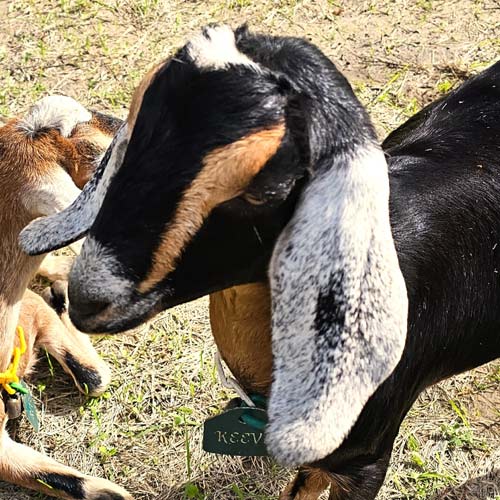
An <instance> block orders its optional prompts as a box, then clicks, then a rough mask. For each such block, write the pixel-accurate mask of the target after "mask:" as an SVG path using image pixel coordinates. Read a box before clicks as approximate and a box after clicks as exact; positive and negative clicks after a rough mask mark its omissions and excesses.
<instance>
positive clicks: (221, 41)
mask: <svg viewBox="0 0 500 500" xmlns="http://www.w3.org/2000/svg"><path fill="white" fill-rule="evenodd" d="M187 47H188V53H189V55H190V56H191V58H192V59H193V61H194V63H195V64H196V65H197V66H198V67H199V68H200V69H225V68H227V67H228V66H229V65H231V64H242V65H244V66H248V67H250V68H253V69H254V70H256V71H260V66H259V65H258V64H257V63H256V62H254V61H252V60H251V59H250V58H249V57H248V56H247V55H245V54H243V53H242V52H240V51H239V50H238V47H236V40H235V38H234V31H233V30H232V29H231V28H230V27H229V26H226V25H221V26H211V27H207V28H205V29H204V30H203V31H202V33H199V34H197V35H195V36H194V37H193V38H192V39H191V40H190V42H189V43H188V46H187Z"/></svg>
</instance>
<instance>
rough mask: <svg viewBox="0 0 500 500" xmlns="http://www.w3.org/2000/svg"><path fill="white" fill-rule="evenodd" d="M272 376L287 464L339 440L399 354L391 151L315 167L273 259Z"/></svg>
mask: <svg viewBox="0 0 500 500" xmlns="http://www.w3.org/2000/svg"><path fill="white" fill-rule="evenodd" d="M269 274H270V283H271V293H272V302H273V313H272V342H273V359H274V376H273V378H274V382H273V385H272V389H271V397H270V401H269V409H268V411H269V426H268V429H267V434H266V442H267V445H268V449H269V451H270V452H271V453H272V454H273V456H275V457H276V458H277V459H278V460H280V461H281V462H283V463H285V464H287V465H298V464H302V463H310V462H313V461H315V460H318V459H321V458H323V457H325V456H327V455H329V454H330V453H332V452H333V451H334V450H335V449H336V448H338V447H339V446H340V445H341V443H342V441H343V440H344V439H345V438H346V436H347V434H348V433H349V431H350V430H351V428H352V426H353V425H354V424H355V422H356V420H357V418H358V416H359V415H360V413H361V411H362V410H363V408H364V406H365V404H366V402H367V401H368V399H369V398H370V396H372V395H373V393H374V392H375V391H376V389H377V388H378V387H379V385H380V384H381V383H382V382H383V381H384V380H385V379H386V378H387V377H388V376H389V375H390V374H391V373H392V371H393V370H394V368H395V367H396V365H397V364H398V362H399V359H400V357H401V354H402V352H403V349H404V345H405V340H406V320H407V309H408V303H407V295H406V287H405V282H404V279H403V276H402V274H401V271H400V269H399V263H398V258H397V254H396V250H395V248H394V242H393V239H392V234H391V229H390V224H389V182H388V175H387V164H386V162H385V158H384V155H383V152H382V151H381V150H380V148H378V147H377V146H375V145H368V146H365V149H364V150H361V151H359V152H357V153H356V156H355V157H353V158H352V159H351V160H350V161H349V162H348V163H347V164H342V165H333V166H332V167H331V168H330V169H329V170H328V171H326V172H323V173H320V174H317V177H316V178H313V179H312V181H311V182H310V184H309V185H308V186H307V187H306V189H305V191H304V192H303V194H302V198H301V200H300V202H299V204H298V207H297V209H296V212H295V214H294V216H293V217H292V219H291V220H290V222H289V223H288V225H287V227H286V228H285V229H284V231H283V232H282V234H281V235H280V238H279V239H278V241H277V243H276V245H275V248H274V251H273V257H272V260H271V265H270V270H269Z"/></svg>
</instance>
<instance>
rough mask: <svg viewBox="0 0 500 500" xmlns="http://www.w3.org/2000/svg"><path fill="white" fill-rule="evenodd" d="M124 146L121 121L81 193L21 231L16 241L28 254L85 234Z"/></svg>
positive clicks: (124, 134)
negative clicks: (63, 208)
mask: <svg viewBox="0 0 500 500" xmlns="http://www.w3.org/2000/svg"><path fill="white" fill-rule="evenodd" d="M127 145H128V134H127V126H126V124H124V125H123V126H122V127H121V128H120V130H119V131H118V133H117V134H116V136H115V138H114V139H113V142H112V143H111V145H110V146H109V148H108V150H107V151H106V154H105V155H104V158H103V159H102V161H101V163H100V165H99V167H98V168H97V170H96V172H95V174H94V175H93V177H92V179H90V181H89V182H88V183H87V184H86V185H85V187H84V188H83V191H82V192H81V194H80V196H78V198H77V199H76V200H75V201H74V202H73V203H72V204H71V205H70V206H69V207H68V208H66V209H65V210H63V211H62V212H59V213H58V214H55V215H53V216H50V217H44V218H39V219H36V220H34V221H33V222H31V224H28V226H26V227H25V228H24V229H23V231H21V234H20V235H19V243H20V245H21V247H22V248H23V250H24V251H25V252H26V253H27V254H29V255H40V254H43V253H47V252H50V251H52V250H55V249H57V248H61V247H63V246H66V245H68V244H70V243H73V242H74V241H76V240H78V239H80V238H81V237H83V236H85V234H86V233H87V231H88V230H89V229H90V227H91V226H92V224H93V223H94V220H95V217H96V215H97V213H98V212H99V209H100V207H101V204H102V200H103V199H104V196H105V194H106V191H107V189H108V186H109V183H110V182H111V179H112V178H113V176H114V174H115V173H116V171H117V169H118V168H119V167H120V166H121V164H122V162H123V158H124V156H125V152H126V150H127Z"/></svg>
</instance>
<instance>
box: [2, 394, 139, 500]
mask: <svg viewBox="0 0 500 500" xmlns="http://www.w3.org/2000/svg"><path fill="white" fill-rule="evenodd" d="M7 420H8V417H7V415H6V413H5V407H4V405H3V403H0V421H1V422H0V426H1V433H0V480H2V481H7V482H9V483H13V484H16V485H18V486H23V487H25V488H29V489H32V490H35V491H39V492H41V493H45V494H46V495H48V496H51V497H56V498H65V499H68V500H132V496H131V495H130V494H129V493H127V492H126V491H125V490H124V489H123V488H120V487H119V486H117V485H115V484H113V483H112V482H110V481H107V480H106V479H100V478H96V477H92V476H87V475H85V474H82V473H80V472H78V471H77V470H75V469H72V468H71V467H66V466H64V465H62V464H60V463H58V462H56V461H55V460H53V459H51V458H49V457H46V456H45V455H42V454H41V453H39V452H37V451H35V450H33V449H32V448H29V447H28V446H25V445H23V444H20V443H16V442H15V441H13V440H12V439H11V438H10V437H9V435H8V433H7V431H6V430H5V425H6V423H7Z"/></svg>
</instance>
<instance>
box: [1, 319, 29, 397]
mask: <svg viewBox="0 0 500 500" xmlns="http://www.w3.org/2000/svg"><path fill="white" fill-rule="evenodd" d="M17 334H18V335H19V347H14V349H13V351H12V358H11V359H12V361H11V363H10V365H9V368H8V369H7V371H5V372H3V373H0V385H1V386H2V387H3V388H4V389H5V390H6V391H7V393H8V394H10V395H12V394H15V393H16V392H17V391H16V390H15V389H13V388H12V387H11V386H10V384H12V383H14V384H18V383H19V377H18V376H17V370H18V368H19V361H20V360H21V356H22V355H23V354H24V353H25V352H26V339H25V338H24V330H23V327H22V326H18V327H17Z"/></svg>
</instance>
